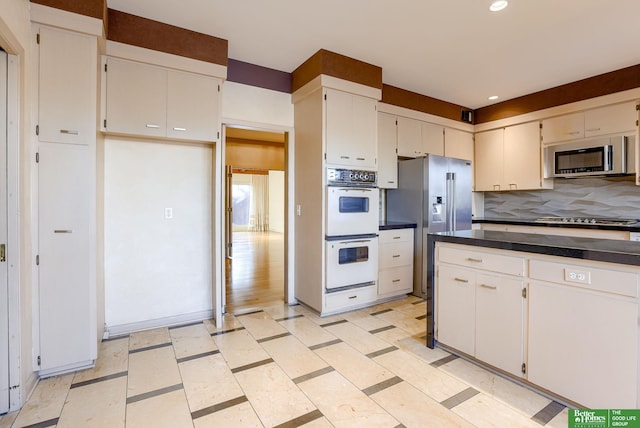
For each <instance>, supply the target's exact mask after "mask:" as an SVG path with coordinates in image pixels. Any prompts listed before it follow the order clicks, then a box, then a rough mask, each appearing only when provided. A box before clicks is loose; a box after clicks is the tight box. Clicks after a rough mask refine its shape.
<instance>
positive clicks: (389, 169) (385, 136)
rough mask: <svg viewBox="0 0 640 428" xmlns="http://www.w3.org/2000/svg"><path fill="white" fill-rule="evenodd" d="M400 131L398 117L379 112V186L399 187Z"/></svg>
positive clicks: (385, 187) (383, 187) (384, 187)
mask: <svg viewBox="0 0 640 428" xmlns="http://www.w3.org/2000/svg"><path fill="white" fill-rule="evenodd" d="M397 148H398V133H397V125H396V117H395V116H393V115H390V114H387V113H378V187H379V188H381V189H396V188H398V155H397Z"/></svg>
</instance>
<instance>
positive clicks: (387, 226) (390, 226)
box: [378, 221, 418, 230]
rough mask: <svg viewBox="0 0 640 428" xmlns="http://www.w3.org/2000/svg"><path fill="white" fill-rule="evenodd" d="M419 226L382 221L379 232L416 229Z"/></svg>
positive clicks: (403, 222)
mask: <svg viewBox="0 0 640 428" xmlns="http://www.w3.org/2000/svg"><path fill="white" fill-rule="evenodd" d="M417 226H418V225H417V224H415V223H409V222H406V221H381V222H380V225H379V226H378V230H393V229H415V228H416V227H417Z"/></svg>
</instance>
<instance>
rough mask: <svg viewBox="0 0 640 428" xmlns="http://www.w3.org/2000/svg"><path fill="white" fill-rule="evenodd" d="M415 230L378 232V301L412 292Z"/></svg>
mask: <svg viewBox="0 0 640 428" xmlns="http://www.w3.org/2000/svg"><path fill="white" fill-rule="evenodd" d="M414 230H415V229H412V228H407V229H392V230H381V231H380V232H379V244H380V245H379V261H378V268H379V272H378V299H385V298H390V297H397V296H402V295H404V294H408V293H411V291H412V290H413V233H414Z"/></svg>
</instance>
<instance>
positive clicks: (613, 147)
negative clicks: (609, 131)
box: [544, 135, 635, 178]
mask: <svg viewBox="0 0 640 428" xmlns="http://www.w3.org/2000/svg"><path fill="white" fill-rule="evenodd" d="M633 173H635V137H634V136H622V135H619V136H615V137H606V138H599V139H596V140H587V141H578V142H572V143H561V144H557V145H552V146H547V147H545V148H544V177H545V178H553V177H563V178H575V177H590V176H602V175H624V174H633Z"/></svg>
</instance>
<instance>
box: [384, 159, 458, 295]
mask: <svg viewBox="0 0 640 428" xmlns="http://www.w3.org/2000/svg"><path fill="white" fill-rule="evenodd" d="M387 219H388V220H390V221H408V222H412V223H416V224H417V225H418V227H417V228H416V232H415V233H416V234H415V239H414V255H413V257H414V262H413V266H414V275H413V293H414V294H415V295H418V296H421V297H423V298H425V297H426V296H427V277H428V274H429V273H428V272H427V257H428V256H429V254H428V251H427V234H429V233H435V232H453V231H456V230H468V229H471V161H468V160H462V159H454V158H447V157H443V156H436V155H427V156H426V157H423V158H417V159H409V160H404V161H399V162H398V188H397V189H389V190H387Z"/></svg>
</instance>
